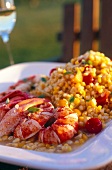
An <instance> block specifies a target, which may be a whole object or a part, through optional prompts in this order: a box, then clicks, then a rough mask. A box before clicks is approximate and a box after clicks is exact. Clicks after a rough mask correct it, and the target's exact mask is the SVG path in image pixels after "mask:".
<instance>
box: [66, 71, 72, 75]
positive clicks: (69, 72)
mask: <svg viewBox="0 0 112 170" xmlns="http://www.w3.org/2000/svg"><path fill="white" fill-rule="evenodd" d="M66 74H73V72H71V71H66V72H65V73H64V75H66Z"/></svg>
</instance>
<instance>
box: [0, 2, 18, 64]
mask: <svg viewBox="0 0 112 170" xmlns="http://www.w3.org/2000/svg"><path fill="white" fill-rule="evenodd" d="M15 22H16V7H15V6H14V1H13V0H0V36H1V38H2V40H3V42H4V43H5V44H6V48H7V52H8V55H9V61H10V65H13V64H14V60H13V56H12V53H11V50H10V44H9V34H10V33H11V31H12V29H13V28H14V25H15Z"/></svg>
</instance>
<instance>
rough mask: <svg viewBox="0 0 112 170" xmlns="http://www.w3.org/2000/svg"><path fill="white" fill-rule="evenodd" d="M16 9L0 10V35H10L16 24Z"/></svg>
mask: <svg viewBox="0 0 112 170" xmlns="http://www.w3.org/2000/svg"><path fill="white" fill-rule="evenodd" d="M15 10H16V8H15V7H12V8H10V9H7V8H0V35H2V34H3V33H4V32H5V33H8V34H10V32H11V31H12V29H13V27H14V25H15V22H16V11H15Z"/></svg>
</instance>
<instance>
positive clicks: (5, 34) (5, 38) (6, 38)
mask: <svg viewBox="0 0 112 170" xmlns="http://www.w3.org/2000/svg"><path fill="white" fill-rule="evenodd" d="M1 36H2V39H3V42H4V44H6V48H7V52H8V55H9V62H10V65H13V64H14V60H13V56H12V53H11V48H10V43H9V35H8V34H7V33H5V32H4V33H3V34H2V35H1Z"/></svg>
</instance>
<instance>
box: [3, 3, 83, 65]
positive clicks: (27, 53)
mask: <svg viewBox="0 0 112 170" xmlns="http://www.w3.org/2000/svg"><path fill="white" fill-rule="evenodd" d="M76 1H78V2H79V1H81V0H15V5H16V7H17V22H16V25H15V27H14V30H13V31H12V33H11V35H10V45H11V50H12V54H13V56H14V61H15V63H21V62H30V61H54V60H55V58H57V57H60V56H61V50H62V44H61V42H58V41H57V33H58V32H61V31H62V29H63V5H64V4H65V3H71V2H76ZM0 56H1V57H0V68H3V67H6V66H8V65H9V59H8V55H7V51H6V47H5V45H4V44H3V42H2V40H1V39H0Z"/></svg>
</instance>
